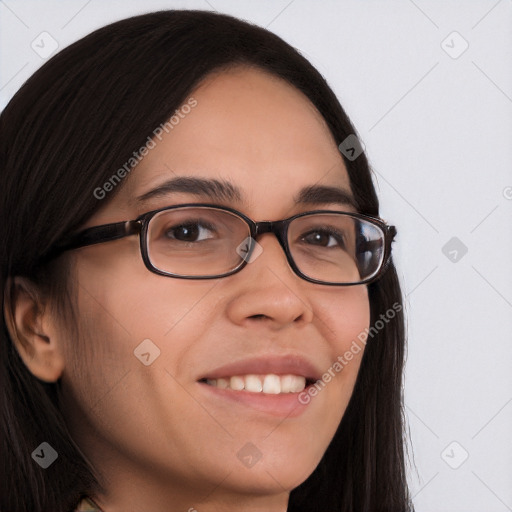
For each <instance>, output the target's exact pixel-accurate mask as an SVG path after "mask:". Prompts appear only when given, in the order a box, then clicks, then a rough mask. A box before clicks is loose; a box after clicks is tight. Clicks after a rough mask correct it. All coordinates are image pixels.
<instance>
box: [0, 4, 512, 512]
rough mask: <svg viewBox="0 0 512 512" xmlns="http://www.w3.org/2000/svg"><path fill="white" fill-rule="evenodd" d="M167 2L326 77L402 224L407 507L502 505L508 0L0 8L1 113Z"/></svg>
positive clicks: (509, 419)
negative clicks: (111, 33)
mask: <svg viewBox="0 0 512 512" xmlns="http://www.w3.org/2000/svg"><path fill="white" fill-rule="evenodd" d="M164 8H194V9H205V10H217V11H220V12H225V13H228V14H232V15H235V16H238V17H241V18H244V19H247V20H250V21H253V22H255V23H257V24H259V25H262V26H264V27H267V28H269V29H270V30H272V31H273V32H275V33H277V34H278V35H280V36H281V37H283V38H284V39H285V40H286V41H288V42H289V43H291V44H292V45H293V46H295V47H296V48H298V49H299V50H300V51H301V52H302V53H303V54H304V55H305V56H306V57H307V58H309V59H310V60H311V61H312V63H313V64H314V65H315V66H316V67H317V68H318V69H319V70H320V72H321V73H322V74H323V75H324V76H325V77H326V78H327V80H328V82H329V83H330V84H331V86H332V87H333V89H334V90H335V92H336V93H337V94H338V97H339V98H340V101H341V103H342V105H343V106H344V107H345V109H346V110H347V112H348V114H349V115H350V116H351V118H352V120H353V122H354V124H355V126H356V128H357V130H358V131H359V135H360V137H361V138H362V140H363V142H364V143H365V145H366V150H367V153H368V156H369V158H370V162H371V164H372V165H373V168H374V171H375V176H376V184H377V187H378V192H379V195H380V198H381V214H382V216H383V217H384V218H385V219H386V220H388V221H389V222H391V223H394V224H396V225H397V227H398V230H399V235H398V239H397V242H396V244H395V246H394V251H395V252H394V254H395V259H396V262H397V266H398V269H399V274H400V278H401V281H402V284H403V287H404V291H405V294H406V304H407V317H408V336H409V349H408V360H407V366H406V408H407V416H408V424H409V428H410V433H411V439H412V446H413V450H414V462H415V467H414V466H412V465H411V467H410V470H409V481H410V485H411V489H412V494H413V496H414V502H415V504H416V507H417V511H418V512H441V511H450V512H456V511H461V512H462V511H464V512H472V511H475V512H477V511H478V512H481V511H482V510H485V511H487V512H501V511H506V510H512V485H511V481H512V442H511V437H512V436H511V434H512V385H511V384H512V372H511V371H510V366H511V362H512V357H511V356H512V344H511V339H510V338H511V335H510V332H511V328H512V315H511V312H512V311H511V308H512V289H511V284H512V279H511V274H512V271H511V264H510V263H511V253H512V251H511V249H512V231H511V224H512V223H511V217H512V172H511V164H512V144H511V142H512V137H511V135H512V66H511V64H512V59H511V56H512V0H499V1H496V0H485V1H484V0H482V1H467V0H466V1H458V2H457V1H427V0H414V1H413V0H393V1H380V2H379V1H361V0H359V1H328V0H322V1H316V2H314V1H312V0H293V1H289V0H283V1H269V0H266V1H247V0H244V1H235V0H208V1H206V0H198V1H188V2H185V1H167V2H166V1H163V0H160V1H157V0H153V1H145V2H143V1H141V0H138V1H135V0H132V1H126V0H125V1H121V0H118V1H103V2H102V1H100V0H89V1H86V0H71V1H70V0H68V1H66V2H64V1H61V2H58V1H26V0H0V34H1V35H0V37H1V45H0V52H1V60H0V63H1V64H0V108H3V107H4V106H5V104H6V103H7V102H8V100H9V99H10V98H11V97H12V95H13V94H14V93H15V92H16V90H17V89H18V88H19V87H20V86H21V84H22V83H23V82H24V81H25V80H26V79H27V78H28V77H29V76H30V75H31V74H32V73H33V72H34V71H35V70H36V69H37V68H38V67H39V66H40V65H42V64H43V63H44V61H45V57H46V56H45V55H44V52H49V51H51V50H52V45H58V48H59V49H60V48H63V47H64V46H66V45H68V44H69V43H71V42H73V41H75V40H76V39H78V38H80V37H82V36H84V35H86V34H87V33H89V32H91V31H92V30H93V29H95V28H97V27H99V26H103V25H105V24H107V23H109V22H111V21H115V20H118V19H121V18H124V17H128V16H131V15H134V14H139V13H143V12H148V11H151V10H157V9H164ZM42 32H47V33H48V34H50V36H48V35H42V36H41V35H40V34H41V33H42ZM454 32H456V33H454ZM466 46H467V48H466ZM41 54H43V55H42V56H41ZM454 237H455V239H454V240H452V239H453V238H454ZM450 240H451V241H450ZM466 250H467V253H465V251H466ZM466 457H467V458H466Z"/></svg>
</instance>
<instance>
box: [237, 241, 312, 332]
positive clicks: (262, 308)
mask: <svg viewBox="0 0 512 512" xmlns="http://www.w3.org/2000/svg"><path fill="white" fill-rule="evenodd" d="M257 243H258V244H259V248H258V246H256V247H255V248H254V251H257V252H259V251H260V250H261V253H260V254H259V255H258V256H257V257H256V258H254V255H253V256H252V257H251V259H250V263H247V265H246V266H245V267H244V269H243V270H242V271H241V272H239V273H237V274H234V275H233V276H230V277H229V278H228V279H233V281H232V282H235V283H236V284H237V290H238V292H237V293H235V297H234V298H233V300H232V301H231V302H230V304H229V307H228V315H229V316H230V317H231V320H232V321H233V322H235V323H238V324H243V323H245V322H247V321H248V319H249V318H250V319H252V320H253V321H254V320H255V319H261V317H264V318H266V319H267V320H268V322H269V324H271V325H272V326H274V328H276V329H279V328H282V327H284V326H286V325H289V324H293V323H302V324H307V323H310V322H311V321H312V319H313V309H312V306H311V304H310V300H309V298H308V296H307V293H306V289H307V288H309V286H314V285H309V284H308V283H307V282H306V281H304V280H302V279H301V278H300V277H299V276H297V275H296V274H295V272H294V271H293V270H292V268H291V267H290V266H289V264H288V261H287V259H286V254H285V251H284V248H283V247H282V246H281V244H280V243H279V241H278V239H277V237H276V236H275V235H274V234H273V233H271V232H265V233H260V234H259V235H258V236H257ZM257 252H254V254H257Z"/></svg>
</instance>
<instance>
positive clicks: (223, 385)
mask: <svg viewBox="0 0 512 512" xmlns="http://www.w3.org/2000/svg"><path fill="white" fill-rule="evenodd" d="M216 386H217V387H218V388H221V389H226V388H229V381H228V380H227V379H217V382H216Z"/></svg>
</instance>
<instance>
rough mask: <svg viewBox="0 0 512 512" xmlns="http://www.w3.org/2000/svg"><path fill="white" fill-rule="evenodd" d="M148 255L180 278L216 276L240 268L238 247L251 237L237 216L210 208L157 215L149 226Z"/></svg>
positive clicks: (185, 208) (240, 261)
mask: <svg viewBox="0 0 512 512" xmlns="http://www.w3.org/2000/svg"><path fill="white" fill-rule="evenodd" d="M147 236H148V244H147V247H148V255H149V259H150V261H151V263H152V264H153V266H154V267H156V268H157V269H159V270H161V271H163V272H167V273H170V274H176V275H179V276H191V277H193V276H215V275H220V274H224V273H227V272H230V271H231V270H234V269H235V268H237V267H238V266H239V265H240V264H241V263H242V262H243V259H242V258H241V257H240V256H239V254H238V253H237V251H236V249H237V247H238V246H239V245H240V244H241V243H242V242H243V241H244V240H245V239H246V238H247V237H249V236H250V230H249V226H248V225H247V224H246V223H245V222H244V221H243V220H242V219H241V218H239V217H237V216H236V215H234V214H232V213H230V212H227V211H223V210H215V209H212V208H208V207H184V208H176V209H172V210H164V211H162V212H160V213H157V214H156V215H155V216H154V217H153V218H152V219H151V221H150V223H149V226H148V235H147Z"/></svg>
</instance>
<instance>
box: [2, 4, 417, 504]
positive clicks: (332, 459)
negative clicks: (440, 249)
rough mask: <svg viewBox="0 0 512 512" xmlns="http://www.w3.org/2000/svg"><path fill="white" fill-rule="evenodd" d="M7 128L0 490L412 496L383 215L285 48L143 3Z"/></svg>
mask: <svg viewBox="0 0 512 512" xmlns="http://www.w3.org/2000/svg"><path fill="white" fill-rule="evenodd" d="M0 129H1V134H2V137H1V152H0V154H1V182H0V191H1V193H0V194H1V201H0V216H1V218H2V219H4V222H3V225H2V228H1V231H0V237H1V239H2V240H3V244H2V245H1V249H0V250H1V253H0V254H1V257H0V262H1V268H2V273H1V279H2V282H1V284H2V287H3V289H4V301H3V311H4V317H3V319H2V321H3V322H4V324H3V329H2V337H3V338H2V343H1V347H2V348H1V350H2V359H1V360H2V367H3V372H2V379H3V380H2V383H1V386H0V388H1V390H2V393H3V402H2V408H3V411H2V412H3V414H2V428H3V442H2V452H3V453H2V460H3V461H4V466H5V469H6V475H5V478H3V479H2V481H3V484H4V486H5V488H4V489H2V501H1V509H0V510H2V511H9V512H11V511H13V512H14V511H28V510H30V511H49V510H51V511H70V510H89V509H90V510H103V511H105V512H111V511H117V510H123V511H127V510H134V511H135V510H137V511H140V510H148V511H160V510H162V511H163V510H165V511H168V510H172V511H179V510H184V511H186V510H188V511H193V510H197V511H199V512H203V511H204V512H207V511H211V510H261V511H267V512H268V511H270V512H273V511H285V510H288V511H308V512H312V511H314V510H322V511H333V512H334V511H349V510H357V511H372V512H376V511H393V512H399V511H406V510H411V508H412V507H411V504H410V501H409V498H408V493H407V486H406V481H405V462H404V447H403V424H402V395H401V393H402V391H401V382H402V381H401V379H402V365H403V356H404V344H405V336H404V327H403V314H402V299H401V292H400V288H399V283H398V280H397V276H396V272H395V269H394V266H393V264H392V262H391V258H390V251H391V243H392V240H393V236H394V234H395V231H394V228H393V227H392V226H388V225H386V224H385V223H384V221H382V220H380V219H379V218H378V211H379V210H378V200H377V197H376V194H375V191H374V188H373V184H372V180H371V175H370V170H369V167H368V162H367V160H366V157H365V155H364V153H361V154H360V147H359V146H358V144H357V138H356V136H355V135H354V134H355V130H354V128H353V126H352V125H351V123H350V121H349V119H348V118H347V116H346V114H345V113H344V111H343V110H342V108H341V106H340V105H339V103H338V101H337V99H336V97H335V96H334V94H333V92H332V91H331V89H330V88H329V86H328V85H327V84H326V82H325V80H324V79H323V78H322V77H321V76H320V75H319V73H318V72H317V71H316V70H315V69H314V68H313V67H312V66H311V64H309V63H308V62H307V61H306V60H305V59H304V58H303V57H302V56H301V55H300V54H299V53H298V52H297V51H296V50H294V49H293V48H291V47H290V46H289V45H288V44H286V43H285V42H283V41H282V40H281V39H280V38H278V37H277V36H275V35H273V34H271V33H270V32H268V31H266V30H264V29H261V28H259V27H256V26H253V25H250V24H248V23H245V22H242V21H239V20H236V19H234V18H232V17H229V16H225V15H220V14H212V13H208V12H201V11H162V12H155V13H150V14H147V15H143V16H137V17H133V18H130V19H126V20H122V21H119V22H117V23H114V24H112V25H109V26H107V27H104V28H101V29H99V30H97V31H95V32H94V33H92V34H90V35H89V36H87V37H85V38H83V39H82V40H80V41H78V42H76V43H74V44H73V45H71V46H69V47H68V48H66V49H64V50H63V51H61V52H60V53H59V54H57V55H56V56H55V57H53V58H52V59H51V60H50V61H49V62H48V63H46V64H45V65H44V66H43V67H42V68H41V69H39V70H38V71H37V72H36V73H35V74H34V75H33V76H32V77H31V78H30V79H29V80H28V81H27V83H26V84H25V85H24V86H23V87H22V88H21V89H20V91H19V92H18V93H17V94H16V95H15V97H14V98H13V99H12V100H11V102H10V103H9V105H8V106H7V107H6V109H5V110H4V112H3V113H2V115H1V128H0ZM256 221H257V222H258V223H259V224H255V222H256ZM278 221H279V222H278Z"/></svg>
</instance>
